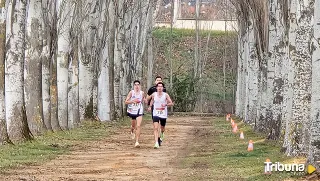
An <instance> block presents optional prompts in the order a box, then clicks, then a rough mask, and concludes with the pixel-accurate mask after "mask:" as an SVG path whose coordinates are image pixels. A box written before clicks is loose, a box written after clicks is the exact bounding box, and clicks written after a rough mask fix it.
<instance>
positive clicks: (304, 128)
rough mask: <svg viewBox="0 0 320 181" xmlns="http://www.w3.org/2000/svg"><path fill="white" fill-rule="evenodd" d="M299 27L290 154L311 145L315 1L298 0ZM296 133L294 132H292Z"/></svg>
mask: <svg viewBox="0 0 320 181" xmlns="http://www.w3.org/2000/svg"><path fill="white" fill-rule="evenodd" d="M297 3H298V4H297V7H299V8H298V11H297V12H298V13H297V22H298V24H297V25H298V26H297V30H296V38H295V40H296V42H295V45H296V46H295V47H293V48H295V53H294V56H292V57H291V58H292V61H293V66H294V67H293V71H294V82H293V99H292V119H291V121H290V122H289V129H288V131H289V132H288V133H289V135H288V145H287V154H288V155H305V154H306V153H307V151H308V146H309V141H310V138H309V133H310V126H309V123H310V103H311V62H312V61H311V52H310V49H309V44H310V43H311V42H312V40H311V39H312V32H313V13H312V12H313V10H314V6H313V3H311V1H306V2H304V1H300V0H298V2H297ZM292 133H294V134H292Z"/></svg>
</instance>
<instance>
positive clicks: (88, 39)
mask: <svg viewBox="0 0 320 181" xmlns="http://www.w3.org/2000/svg"><path fill="white" fill-rule="evenodd" d="M96 5H97V1H96V0H92V1H90V2H82V10H81V15H85V17H83V18H84V19H83V20H82V25H81V33H80V34H79V112H80V120H81V121H82V120H84V119H91V118H94V108H93V88H94V85H93V84H94V67H93V66H94V63H95V62H94V61H95V59H94V57H93V50H94V49H93V48H94V41H95V33H96V28H97V27H96V24H95V23H96V22H95V18H96V14H95V13H97V11H98V10H97V6H96Z"/></svg>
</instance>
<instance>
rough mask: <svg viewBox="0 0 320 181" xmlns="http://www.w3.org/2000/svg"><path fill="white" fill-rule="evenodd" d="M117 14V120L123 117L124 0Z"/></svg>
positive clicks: (115, 68) (115, 85)
mask: <svg viewBox="0 0 320 181" xmlns="http://www.w3.org/2000/svg"><path fill="white" fill-rule="evenodd" d="M115 9H116V14H117V15H118V16H120V17H117V18H116V23H115V26H116V27H115V28H116V30H115V47H114V100H115V113H116V117H115V118H116V119H118V118H120V117H121V116H122V102H121V92H122V86H121V79H122V77H123V75H124V74H123V69H122V67H123V64H122V63H123V59H124V51H125V31H124V23H125V22H124V18H125V12H124V11H125V9H124V4H123V0H120V1H118V2H117V4H116V6H115Z"/></svg>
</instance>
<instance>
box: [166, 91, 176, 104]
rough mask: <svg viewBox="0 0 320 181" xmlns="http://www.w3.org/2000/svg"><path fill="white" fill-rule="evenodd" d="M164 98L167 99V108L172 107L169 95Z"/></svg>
mask: <svg viewBox="0 0 320 181" xmlns="http://www.w3.org/2000/svg"><path fill="white" fill-rule="evenodd" d="M166 97H167V106H173V105H174V104H173V102H172V100H171V98H170V96H169V94H166Z"/></svg>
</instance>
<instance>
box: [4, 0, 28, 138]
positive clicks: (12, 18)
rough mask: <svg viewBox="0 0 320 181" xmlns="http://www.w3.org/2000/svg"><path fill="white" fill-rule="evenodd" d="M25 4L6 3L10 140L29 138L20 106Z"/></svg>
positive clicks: (7, 101) (22, 103)
mask: <svg viewBox="0 0 320 181" xmlns="http://www.w3.org/2000/svg"><path fill="white" fill-rule="evenodd" d="M26 5H27V3H26V1H24V0H15V1H13V0H12V1H9V5H8V12H7V13H8V16H7V27H6V28H7V29H6V33H7V34H6V38H7V39H6V44H7V45H8V49H7V52H6V60H5V72H6V76H5V82H6V86H5V95H6V102H5V105H6V120H7V129H8V134H9V137H10V139H11V140H12V141H17V140H21V139H31V135H30V130H29V128H28V123H27V119H26V112H25V105H24V81H23V77H24V76H23V70H24V58H25V46H24V45H25V32H26V27H25V26H26V24H25V22H26Z"/></svg>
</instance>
